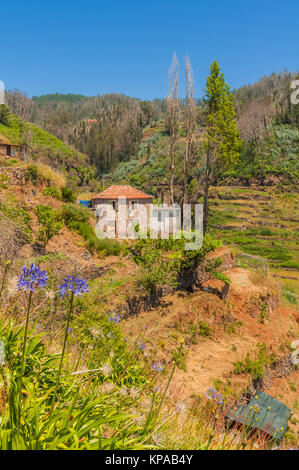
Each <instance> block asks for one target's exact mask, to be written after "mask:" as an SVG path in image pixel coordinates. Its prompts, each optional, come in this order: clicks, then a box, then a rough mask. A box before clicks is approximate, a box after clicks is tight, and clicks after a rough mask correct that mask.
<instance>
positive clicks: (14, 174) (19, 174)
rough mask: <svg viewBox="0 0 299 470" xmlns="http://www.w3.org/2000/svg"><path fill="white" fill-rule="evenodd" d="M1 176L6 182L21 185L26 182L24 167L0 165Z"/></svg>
mask: <svg viewBox="0 0 299 470" xmlns="http://www.w3.org/2000/svg"><path fill="white" fill-rule="evenodd" d="M1 177H4V179H5V182H7V184H13V185H20V186H23V185H25V184H26V169H24V168H15V167H6V166H2V167H1V166H0V178H1Z"/></svg>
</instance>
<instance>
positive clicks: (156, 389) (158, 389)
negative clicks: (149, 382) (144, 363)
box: [153, 385, 161, 393]
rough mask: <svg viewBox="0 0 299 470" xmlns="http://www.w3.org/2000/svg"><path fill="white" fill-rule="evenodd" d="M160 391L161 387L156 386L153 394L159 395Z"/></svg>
mask: <svg viewBox="0 0 299 470" xmlns="http://www.w3.org/2000/svg"><path fill="white" fill-rule="evenodd" d="M160 391H161V387H159V386H158V385H156V386H155V387H154V388H153V392H154V393H160Z"/></svg>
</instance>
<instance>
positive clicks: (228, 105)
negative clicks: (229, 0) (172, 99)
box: [203, 61, 242, 233]
mask: <svg viewBox="0 0 299 470" xmlns="http://www.w3.org/2000/svg"><path fill="white" fill-rule="evenodd" d="M205 103H206V134H205V139H204V151H205V158H206V162H205V163H206V165H205V167H206V169H205V185H204V186H205V187H204V220H203V225H204V233H205V232H206V230H207V223H208V214H209V208H208V200H209V188H210V185H211V184H214V183H215V182H216V180H217V178H218V177H219V176H220V175H221V173H223V172H224V171H225V170H226V169H227V168H229V167H230V166H233V165H235V163H236V162H237V160H238V158H239V156H240V153H241V149H242V141H241V139H240V134H239V131H238V127H237V120H236V113H235V110H234V103H233V96H232V93H231V91H230V88H229V86H228V85H227V84H226V83H225V79H224V75H223V73H221V71H220V67H219V65H218V63H217V61H215V62H213V63H212V65H211V67H210V74H209V76H208V77H207V83H206V93H205Z"/></svg>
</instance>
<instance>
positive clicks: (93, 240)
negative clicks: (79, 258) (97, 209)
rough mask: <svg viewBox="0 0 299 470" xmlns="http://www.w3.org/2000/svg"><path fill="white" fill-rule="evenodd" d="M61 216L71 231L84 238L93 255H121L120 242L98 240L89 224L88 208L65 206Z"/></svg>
mask: <svg viewBox="0 0 299 470" xmlns="http://www.w3.org/2000/svg"><path fill="white" fill-rule="evenodd" d="M60 216H61V218H62V220H63V221H64V223H65V224H66V226H67V227H68V228H69V229H70V230H74V231H76V232H78V233H79V234H80V235H81V236H82V237H83V238H84V240H85V241H86V243H87V247H88V250H89V251H90V252H91V253H93V252H97V253H98V255H99V256H102V257H105V256H107V255H119V254H120V252H121V245H120V243H119V242H117V241H116V240H110V239H108V238H106V239H99V238H97V236H96V234H95V231H94V228H93V227H92V226H91V225H90V224H89V218H90V213H89V211H88V209H87V208H85V207H82V206H81V207H77V206H75V205H71V204H65V205H63V206H62V208H61V210H60Z"/></svg>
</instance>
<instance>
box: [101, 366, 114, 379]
mask: <svg viewBox="0 0 299 470" xmlns="http://www.w3.org/2000/svg"><path fill="white" fill-rule="evenodd" d="M101 371H102V373H103V375H105V376H106V377H107V376H108V375H111V373H112V367H111V366H110V364H104V365H103V367H101Z"/></svg>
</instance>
